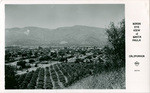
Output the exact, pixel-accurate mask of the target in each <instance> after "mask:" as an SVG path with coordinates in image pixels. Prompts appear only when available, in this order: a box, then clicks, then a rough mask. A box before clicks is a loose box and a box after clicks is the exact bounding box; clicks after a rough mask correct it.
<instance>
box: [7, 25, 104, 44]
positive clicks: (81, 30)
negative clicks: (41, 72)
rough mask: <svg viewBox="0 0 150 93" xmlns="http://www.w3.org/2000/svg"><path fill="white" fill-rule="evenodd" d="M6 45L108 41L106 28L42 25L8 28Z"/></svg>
mask: <svg viewBox="0 0 150 93" xmlns="http://www.w3.org/2000/svg"><path fill="white" fill-rule="evenodd" d="M5 39H6V42H5V43H6V46H11V45H21V46H41V45H52V46H72V45H75V46H93V45H95V46H104V45H105V44H106V41H107V36H106V34H105V29H104V28H97V27H89V26H81V25H75V26H72V27H60V28H56V29H47V28H40V27H31V26H30V27H24V28H7V29H6V31H5Z"/></svg>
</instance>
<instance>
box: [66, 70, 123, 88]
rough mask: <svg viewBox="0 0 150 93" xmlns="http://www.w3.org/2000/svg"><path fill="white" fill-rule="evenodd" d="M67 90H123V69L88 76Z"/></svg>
mask: <svg viewBox="0 0 150 93" xmlns="http://www.w3.org/2000/svg"><path fill="white" fill-rule="evenodd" d="M68 89H125V68H120V69H117V70H112V71H107V72H106V71H103V72H102V73H100V74H96V75H92V76H88V77H86V78H84V79H82V80H79V81H78V82H76V83H74V84H72V85H71V86H69V87H68Z"/></svg>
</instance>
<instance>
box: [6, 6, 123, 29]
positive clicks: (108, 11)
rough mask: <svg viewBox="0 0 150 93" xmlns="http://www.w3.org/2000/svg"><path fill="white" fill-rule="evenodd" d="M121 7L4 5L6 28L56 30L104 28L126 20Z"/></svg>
mask: <svg viewBox="0 0 150 93" xmlns="http://www.w3.org/2000/svg"><path fill="white" fill-rule="evenodd" d="M124 12H125V11H124V4H45V5H44V4H38V5H20V4H18V5H15V4H6V5H5V28H14V27H18V28H23V27H28V26H34V27H41V28H48V29H55V28H59V27H70V26H74V25H83V26H91V27H99V28H106V27H108V25H109V24H110V22H114V23H115V24H117V23H118V22H120V21H121V20H122V19H124V18H125V13H124Z"/></svg>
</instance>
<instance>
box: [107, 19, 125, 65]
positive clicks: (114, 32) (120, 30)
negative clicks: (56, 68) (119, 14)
mask: <svg viewBox="0 0 150 93" xmlns="http://www.w3.org/2000/svg"><path fill="white" fill-rule="evenodd" d="M106 33H107V36H108V45H106V46H105V48H104V53H105V56H106V58H107V59H108V60H111V63H112V64H113V65H114V66H124V65H125V20H124V19H123V20H122V21H121V22H120V25H119V27H117V26H115V25H114V23H113V22H111V23H110V27H109V28H108V29H106Z"/></svg>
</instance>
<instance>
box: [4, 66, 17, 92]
mask: <svg viewBox="0 0 150 93" xmlns="http://www.w3.org/2000/svg"><path fill="white" fill-rule="evenodd" d="M15 74H16V69H15V67H13V66H10V65H5V88H6V89H15V88H17V81H16V79H15V78H16V77H15Z"/></svg>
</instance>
